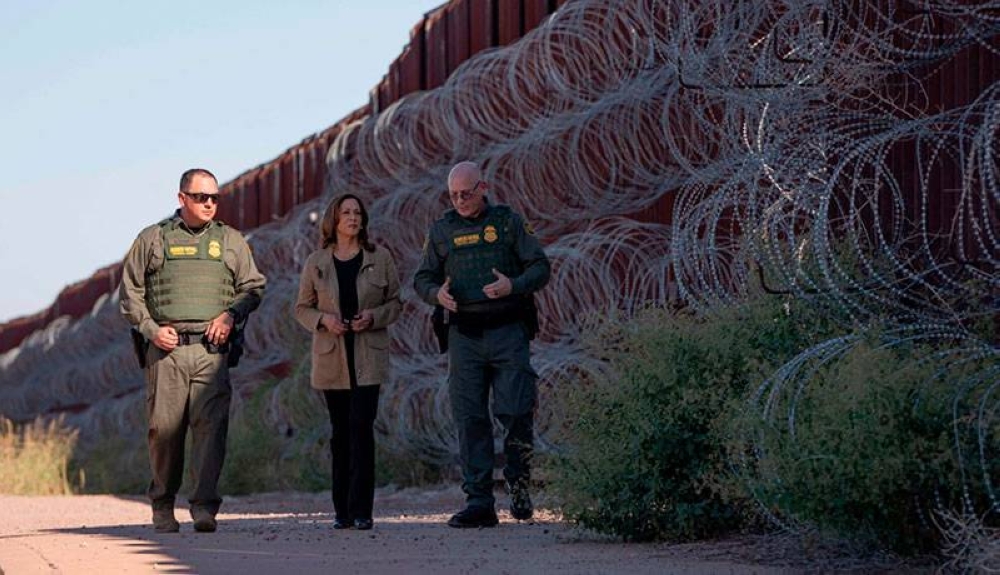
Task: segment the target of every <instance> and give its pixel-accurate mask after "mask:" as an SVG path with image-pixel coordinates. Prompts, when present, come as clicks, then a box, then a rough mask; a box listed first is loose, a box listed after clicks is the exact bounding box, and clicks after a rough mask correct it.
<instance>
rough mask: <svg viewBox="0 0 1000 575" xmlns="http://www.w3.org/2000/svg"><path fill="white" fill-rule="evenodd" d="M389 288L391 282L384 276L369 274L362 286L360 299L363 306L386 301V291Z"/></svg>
mask: <svg viewBox="0 0 1000 575" xmlns="http://www.w3.org/2000/svg"><path fill="white" fill-rule="evenodd" d="M388 288H389V282H388V281H386V280H385V279H384V278H379V277H376V276H375V274H369V276H368V277H367V278H365V281H364V284H363V285H362V286H361V293H359V294H358V300H359V303H360V305H361V307H362V308H366V307H367V308H371V307H376V306H380V305H382V304H383V303H385V292H386V290H387V289H388Z"/></svg>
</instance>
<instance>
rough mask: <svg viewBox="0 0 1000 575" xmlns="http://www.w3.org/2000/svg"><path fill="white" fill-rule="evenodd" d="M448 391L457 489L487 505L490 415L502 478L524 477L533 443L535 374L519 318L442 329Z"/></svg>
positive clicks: (475, 503) (527, 473)
mask: <svg viewBox="0 0 1000 575" xmlns="http://www.w3.org/2000/svg"><path fill="white" fill-rule="evenodd" d="M448 353H449V356H448V359H449V368H448V372H449V373H448V394H449V396H450V397H451V408H452V417H453V418H454V420H455V425H456V426H457V428H458V443H459V452H460V456H461V461H462V475H463V481H462V490H463V491H464V492H465V494H466V501H467V503H468V505H469V506H470V507H489V508H492V507H493V505H494V504H495V502H496V500H495V498H494V497H493V455H494V453H493V418H492V417H491V416H490V403H489V399H490V391H491V390H492V391H493V415H495V416H496V418H497V420H499V421H500V424H501V425H502V426H503V428H504V430H505V435H504V443H503V449H504V455H505V457H506V462H505V465H504V470H503V473H504V478H505V479H507V481H509V482H511V483H515V482H518V481H525V482H526V481H527V480H528V479H529V478H530V473H531V456H532V452H533V443H534V409H535V401H536V396H537V388H536V380H537V379H538V375H537V374H536V373H535V371H534V370H533V369H532V368H531V363H530V362H529V356H528V353H529V340H528V336H527V333H526V332H525V328H524V326H523V325H522V324H521V323H520V322H514V323H508V324H506V325H501V326H499V327H494V328H486V329H468V328H460V327H458V326H455V325H452V326H451V328H450V331H449V333H448Z"/></svg>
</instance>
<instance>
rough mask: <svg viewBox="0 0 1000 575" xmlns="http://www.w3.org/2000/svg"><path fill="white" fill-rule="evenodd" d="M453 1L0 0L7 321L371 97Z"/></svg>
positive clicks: (0, 290) (0, 193) (1, 220)
mask: <svg viewBox="0 0 1000 575" xmlns="http://www.w3.org/2000/svg"><path fill="white" fill-rule="evenodd" d="M443 1H444V0H326V1H319V0H316V1H310V0H291V1H288V2H281V3H278V2H265V1H257V0H239V1H235V0H226V1H217V2H216V1H212V0H202V1H199V2H194V1H188V0H173V1H170V2H157V3H153V2H126V1H124V0H122V1H118V2H115V1H112V0H87V1H85V0H79V1H75V2H71V1H60V0H0V174H2V175H3V180H2V181H0V201H2V209H0V286H2V287H0V322H3V321H6V320H8V319H12V318H14V317H18V316H22V315H27V314H30V313H34V312H36V311H39V310H41V309H43V308H45V307H46V306H48V305H49V304H50V303H51V302H52V301H53V299H54V298H55V296H56V295H57V294H58V293H59V290H61V289H62V288H63V287H64V286H66V285H68V284H70V283H73V282H75V281H77V280H80V279H84V278H86V277H89V276H90V275H91V274H92V273H93V272H94V271H95V270H97V269H98V268H100V267H102V266H105V265H108V264H111V263H114V262H116V261H118V260H120V259H121V257H122V255H124V253H125V250H126V249H128V246H129V244H130V243H131V241H132V239H133V238H134V237H135V235H136V234H137V233H138V231H139V230H140V229H141V228H142V227H144V226H146V225H148V224H150V223H153V222H155V221H156V220H157V219H159V218H160V217H162V216H165V215H167V214H169V213H170V212H171V211H172V210H173V209H174V208H175V207H176V204H177V200H176V189H177V179H178V177H179V176H180V173H181V172H182V171H183V170H184V169H186V168H188V167H191V166H202V167H206V168H208V169H211V170H213V171H214V172H215V174H216V175H217V176H218V177H219V180H220V182H225V181H228V180H230V179H232V178H233V177H235V176H237V175H239V174H240V173H241V172H243V171H244V170H247V169H249V168H252V167H254V166H256V165H257V164H260V163H262V162H265V161H268V160H270V159H272V158H274V157H275V156H277V155H279V154H280V153H281V152H283V151H284V150H285V149H286V148H288V147H290V146H292V145H294V144H296V143H298V142H299V141H300V140H302V139H303V138H305V137H306V136H309V135H310V134H313V133H315V132H318V131H321V130H323V129H325V128H327V127H329V126H330V125H332V124H334V123H335V122H336V121H337V120H339V119H340V118H342V117H343V116H344V115H346V114H347V113H348V112H350V111H352V110H354V109H355V108H357V107H358V106H361V105H363V104H364V103H365V102H367V100H368V91H369V90H370V89H371V88H372V87H373V86H375V84H376V83H378V81H379V80H380V79H381V77H382V75H383V74H384V73H385V72H386V70H387V69H388V66H389V63H390V62H391V61H392V60H393V59H395V58H396V56H398V55H399V53H400V51H401V49H402V48H403V46H404V45H405V44H406V43H407V41H408V40H409V31H410V28H412V26H413V25H414V24H416V23H417V22H418V21H419V20H420V18H421V17H422V16H423V14H424V13H425V12H428V11H430V10H432V9H434V8H435V7H437V6H439V5H440V4H442V3H443Z"/></svg>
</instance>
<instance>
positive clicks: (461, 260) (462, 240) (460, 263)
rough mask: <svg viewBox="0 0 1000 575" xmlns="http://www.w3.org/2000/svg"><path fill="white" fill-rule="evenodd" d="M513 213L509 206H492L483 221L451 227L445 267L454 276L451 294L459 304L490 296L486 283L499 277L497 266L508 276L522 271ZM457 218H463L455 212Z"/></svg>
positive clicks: (513, 275)
mask: <svg viewBox="0 0 1000 575" xmlns="http://www.w3.org/2000/svg"><path fill="white" fill-rule="evenodd" d="M511 213H512V212H511V211H510V208H508V207H506V206H491V207H490V208H489V212H488V213H487V215H486V218H485V219H484V220H483V221H482V222H479V223H478V224H475V225H473V226H465V227H457V228H453V229H452V230H451V236H450V237H449V238H448V259H447V260H446V261H445V266H444V269H445V274H446V275H447V276H448V277H450V278H451V295H452V297H454V298H455V301H457V302H458V303H459V304H464V303H473V302H480V301H486V300H488V299H489V298H487V297H486V294H484V293H483V286H485V285H486V284H490V283H493V282H495V281H496V280H497V278H496V276H494V275H493V272H492V270H493V269H494V268H495V269H496V270H497V271H499V272H500V273H502V274H504V275H506V276H508V277H515V276H518V275H520V274H521V272H522V271H523V270H522V269H521V263H520V261H518V259H517V256H516V254H515V252H514V247H513V243H514V234H513V233H512V230H511V229H510V223H511V218H510V215H511ZM454 220H455V221H460V218H459V217H458V216H457V215H455V216H454Z"/></svg>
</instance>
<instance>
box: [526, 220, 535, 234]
mask: <svg viewBox="0 0 1000 575" xmlns="http://www.w3.org/2000/svg"><path fill="white" fill-rule="evenodd" d="M524 231H526V232H528V234H530V235H532V236H533V235H535V228H534V227H532V225H531V222H529V221H528V220H524Z"/></svg>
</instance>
